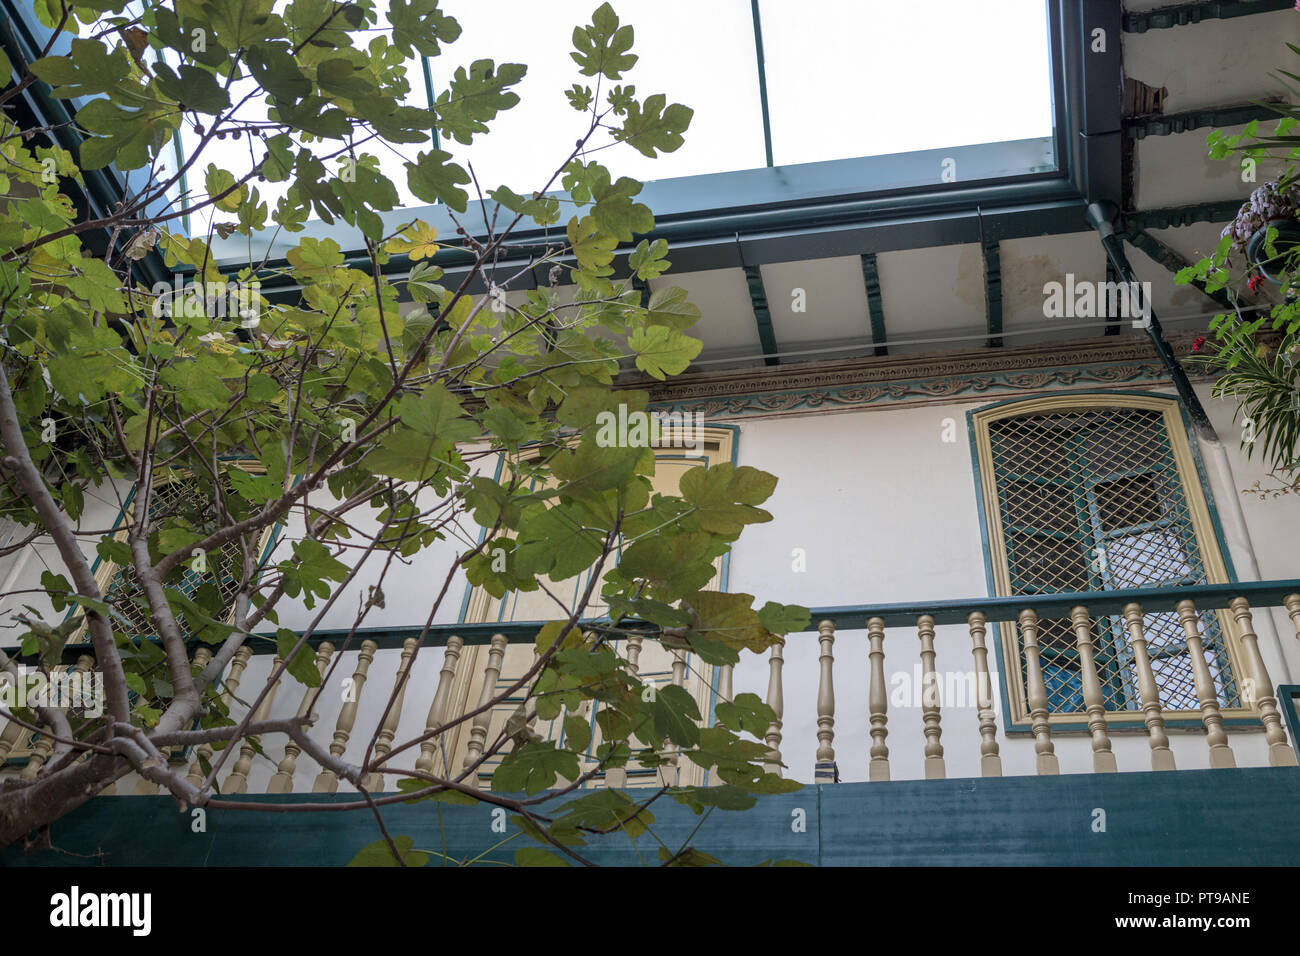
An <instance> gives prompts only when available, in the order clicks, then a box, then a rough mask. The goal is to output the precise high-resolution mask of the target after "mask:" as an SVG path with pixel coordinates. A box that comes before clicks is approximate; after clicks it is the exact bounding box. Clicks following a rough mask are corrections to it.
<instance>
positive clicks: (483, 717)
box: [461, 634, 506, 787]
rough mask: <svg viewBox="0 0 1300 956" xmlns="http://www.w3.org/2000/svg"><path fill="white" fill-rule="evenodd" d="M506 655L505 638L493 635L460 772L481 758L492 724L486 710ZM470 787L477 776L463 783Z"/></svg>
mask: <svg viewBox="0 0 1300 956" xmlns="http://www.w3.org/2000/svg"><path fill="white" fill-rule="evenodd" d="M505 654H506V636H505V635H504V634H493V635H492V642H491V643H490V644H489V645H488V660H487V666H486V667H484V668H483V689H482V690H480V691H479V695H478V704H477V705H476V707H475V709H481V712H480V713H478V714H475V715H474V720H473V723H471V724H470V728H469V745H468V746H467V748H466V750H465V760H464V762H463V763H462V765H461V769H462V770H468V769H469V768H470V767H472V766H474V764H475V763H477V762H478V760H479V758H480V757H482V756H483V747H484V745H485V744H486V743H487V732H488V726H489V725H490V724H491V723H492V711H491V710H490V709H488V706H487V705H488V702H489V701H491V700H492V698H493V697H495V696H496V690H497V678H498V677H500V676H501V661H502V660H503V659H504V658H505ZM465 783H467V784H468V785H469V786H471V787H477V786H478V774H477V773H473V774H471V775H470V777H469V779H468V780H466V781H465Z"/></svg>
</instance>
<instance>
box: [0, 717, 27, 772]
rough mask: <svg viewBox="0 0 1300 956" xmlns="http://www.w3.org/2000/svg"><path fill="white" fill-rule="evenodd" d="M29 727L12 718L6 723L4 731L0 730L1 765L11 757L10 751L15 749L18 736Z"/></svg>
mask: <svg viewBox="0 0 1300 956" xmlns="http://www.w3.org/2000/svg"><path fill="white" fill-rule="evenodd" d="M26 729H27V728H26V727H24V726H23V725H22V724H20V723H18V722H17V721H14V720H11V721H9V722H8V723H7V724H5V729H4V731H2V732H0V766H3V765H4V762H5V761H6V760H8V759H9V752H10V751H11V750H13V749H14V744H16V743H18V738H19V737H21V736H22V735H23V731H24V730H26Z"/></svg>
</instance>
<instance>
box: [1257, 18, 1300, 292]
mask: <svg viewBox="0 0 1300 956" xmlns="http://www.w3.org/2000/svg"><path fill="white" fill-rule="evenodd" d="M1296 9H1297V10H1300V0H1296ZM1263 283H1264V277H1263V276H1262V275H1253V276H1251V277H1250V278H1249V279H1248V280H1247V281H1246V287H1247V288H1249V289H1250V291H1251V292H1258V291H1259V287H1260V286H1261V285H1262V284H1263Z"/></svg>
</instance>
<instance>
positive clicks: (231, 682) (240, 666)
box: [185, 644, 253, 787]
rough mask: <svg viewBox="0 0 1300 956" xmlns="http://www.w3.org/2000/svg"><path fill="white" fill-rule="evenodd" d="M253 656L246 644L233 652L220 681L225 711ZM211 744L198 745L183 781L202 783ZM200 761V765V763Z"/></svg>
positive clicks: (209, 762)
mask: <svg viewBox="0 0 1300 956" xmlns="http://www.w3.org/2000/svg"><path fill="white" fill-rule="evenodd" d="M252 656H253V650H252V648H250V647H249V646H248V645H247V644H245V645H243V646H242V647H240V648H239V650H237V651H235V654H234V656H233V657H232V658H231V659H230V670H229V671H227V673H226V679H225V680H224V681H222V684H223V686H224V687H225V690H223V691H222V692H221V701H222V703H224V704H225V705H226V709H227V711H229V709H230V702H231V700H233V699H234V696H235V691H237V690H238V689H239V681H240V679H241V678H242V677H243V676H244V668H246V667H247V666H248V660H249V658H251V657H252ZM212 754H213V750H212V744H200V745H199V749H198V750H197V751H196V752H195V754H194V760H193V761H191V763H190V769H189V772H188V773H187V774H185V779H186V780H187V781H189V782H190V783H191V784H193V785H194V786H196V787H197V786H198V785H199V784H201V783H202V782H203V778H204V777H205V776H207V773H206V771H204V769H203V763H206V764H208V766H209V767H210V766H211V765H212ZM200 760H202V763H200Z"/></svg>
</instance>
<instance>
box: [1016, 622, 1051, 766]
mask: <svg viewBox="0 0 1300 956" xmlns="http://www.w3.org/2000/svg"><path fill="white" fill-rule="evenodd" d="M1020 642H1021V645H1022V646H1023V647H1024V649H1025V677H1026V683H1027V684H1028V687H1026V691H1027V695H1026V696H1028V698H1029V724H1030V727H1031V728H1032V730H1033V732H1034V753H1035V754H1037V764H1038V772H1039V773H1040V774H1052V773H1060V772H1061V765H1060V762H1059V761H1058V760H1057V759H1056V748H1055V746H1054V745H1053V744H1052V725H1051V722H1050V720H1049V719H1048V709H1047V685H1046V684H1044V683H1043V663H1042V660H1041V659H1040V656H1039V651H1038V615H1037V614H1035V613H1034V611H1033V610H1032V609H1030V608H1025V610H1023V611H1021V612H1020Z"/></svg>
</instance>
